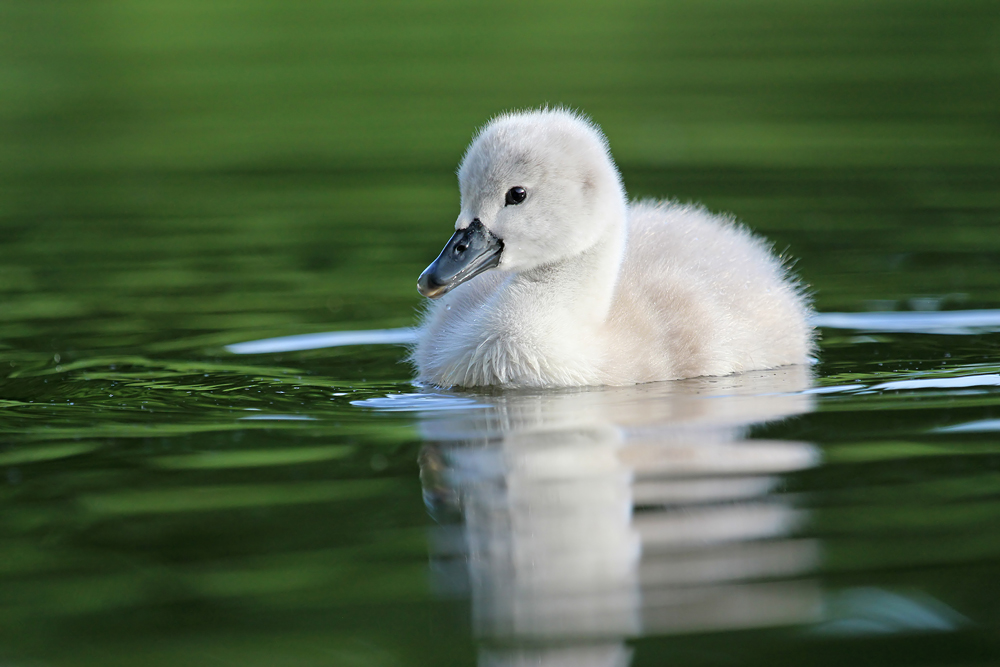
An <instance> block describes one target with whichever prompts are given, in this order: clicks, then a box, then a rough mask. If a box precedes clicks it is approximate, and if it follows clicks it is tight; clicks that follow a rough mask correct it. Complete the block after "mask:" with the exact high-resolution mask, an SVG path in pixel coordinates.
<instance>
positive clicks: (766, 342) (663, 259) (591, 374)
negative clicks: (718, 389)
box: [411, 109, 813, 387]
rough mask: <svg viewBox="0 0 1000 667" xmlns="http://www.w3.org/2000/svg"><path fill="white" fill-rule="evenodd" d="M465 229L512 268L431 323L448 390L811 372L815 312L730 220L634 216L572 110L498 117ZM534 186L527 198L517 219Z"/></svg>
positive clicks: (435, 312)
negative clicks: (492, 240) (494, 244)
mask: <svg viewBox="0 0 1000 667" xmlns="http://www.w3.org/2000/svg"><path fill="white" fill-rule="evenodd" d="M459 184H460V188H461V193H462V211H461V213H460V214H459V217H458V221H457V222H456V224H455V228H456V230H461V229H464V228H465V227H467V226H468V225H469V224H470V223H471V222H472V221H473V220H480V221H481V222H482V224H483V225H485V226H486V227H487V228H488V229H489V230H490V232H491V233H493V234H494V235H496V236H497V237H499V238H500V239H502V240H503V243H504V250H503V252H502V254H501V257H500V263H499V266H498V267H497V268H496V269H494V270H492V271H489V272H487V273H483V274H482V275H479V276H477V277H475V278H472V279H471V280H469V281H468V282H466V283H464V284H461V285H459V286H458V287H456V288H455V289H453V290H452V291H451V292H449V293H447V294H445V295H444V296H443V297H441V298H440V299H438V300H436V301H434V302H432V303H431V304H430V306H429V307H428V308H427V310H426V312H425V313H424V317H423V322H422V324H421V327H420V330H419V335H418V341H417V343H416V345H415V346H414V348H413V350H412V353H411V358H412V361H413V362H414V364H415V365H416V368H417V380H418V381H420V382H424V383H429V384H433V385H438V386H464V387H473V386H485V385H499V386H506V387H568V386H585V385H626V384H635V383H640V382H650V381H656V380H672V379H679V378H688V377H697V376H705V375H729V374H731V373H738V372H742V371H749V370H762V369H768V368H776V367H778V366H784V365H789V364H802V363H806V362H807V361H808V358H809V354H810V352H811V350H812V345H813V341H812V329H811V327H810V326H809V324H808V316H809V304H808V300H807V299H806V298H805V296H804V294H803V291H802V289H801V288H800V286H799V285H798V284H797V283H796V282H795V281H794V280H792V279H790V277H789V275H788V271H787V267H786V266H785V264H784V263H783V262H782V261H781V260H780V259H779V258H777V257H776V256H775V255H774V254H773V253H772V252H771V250H770V248H769V246H768V245H767V244H766V243H765V242H764V241H763V240H761V239H760V238H758V237H755V236H754V235H752V234H751V233H750V232H749V231H747V230H746V229H745V228H744V227H742V226H740V225H738V224H736V223H735V221H734V220H733V218H731V217H728V216H719V215H714V214H712V213H710V212H708V211H707V210H705V209H704V208H701V207H699V206H693V205H685V204H678V203H675V202H657V201H641V202H637V203H632V204H629V203H628V201H627V199H626V196H625V191H624V188H623V187H622V183H621V179H620V177H619V175H618V170H617V168H616V167H615V165H614V162H613V161H612V159H611V155H610V153H609V152H608V147H607V142H606V140H605V139H604V136H603V134H602V133H601V132H600V130H599V129H598V128H597V127H595V126H594V125H593V124H591V123H590V122H589V121H587V120H586V119H583V118H581V117H580V116H577V115H576V114H573V113H571V112H569V111H566V110H561V109H556V110H548V109H543V110H538V111H531V112H526V113H513V114H507V115H503V116H500V117H498V118H496V119H495V120H493V121H492V122H491V123H489V124H488V125H487V126H486V127H485V128H483V130H482V131H481V132H480V133H479V135H478V136H477V137H476V139H475V140H474V141H473V143H472V145H471V146H470V147H469V150H468V151H467V153H466V155H465V158H464V159H463V162H462V166H461V168H460V169H459ZM514 186H522V187H524V188H526V190H527V192H528V198H527V199H526V200H525V201H524V202H523V203H522V204H520V205H517V206H505V205H504V195H505V193H506V192H507V190H508V189H509V188H511V187H514Z"/></svg>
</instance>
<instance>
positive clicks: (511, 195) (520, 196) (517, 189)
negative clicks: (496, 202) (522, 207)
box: [506, 185, 528, 206]
mask: <svg viewBox="0 0 1000 667" xmlns="http://www.w3.org/2000/svg"><path fill="white" fill-rule="evenodd" d="M527 196H528V191H527V190H525V189H524V188H522V187H521V186H520V185H515V186H514V187H512V188H511V189H510V190H508V191H507V204H506V205H507V206H517V205H518V204H520V203H521V202H523V201H524V198H525V197H527Z"/></svg>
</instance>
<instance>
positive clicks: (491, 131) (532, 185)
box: [417, 109, 626, 298]
mask: <svg viewBox="0 0 1000 667" xmlns="http://www.w3.org/2000/svg"><path fill="white" fill-rule="evenodd" d="M458 182H459V187H460V188H461V192H462V212H461V213H460V214H459V216H458V221H457V222H456V223H455V230H456V231H455V235H454V236H452V238H451V240H450V241H449V242H448V244H447V245H446V246H445V248H444V250H442V251H441V254H440V255H439V256H438V258H437V259H436V260H434V262H433V263H432V264H431V265H430V266H428V267H427V269H425V270H424V272H423V273H422V274H420V279H419V280H418V281H417V289H419V290H420V293H421V294H423V295H424V296H428V297H431V298H436V297H439V296H441V295H443V294H445V293H446V292H448V291H449V290H450V289H452V288H454V287H457V286H458V285H460V284H462V283H463V282H465V281H467V280H469V279H471V278H473V277H475V276H477V275H479V274H480V273H482V272H484V271H488V270H489V269H493V268H498V269H500V270H503V271H528V270H531V269H533V268H537V267H540V266H545V265H547V264H552V263H555V262H559V261H561V260H565V259H568V258H570V257H573V256H575V255H579V254H581V253H583V252H586V251H587V250H588V249H589V248H591V247H592V246H594V245H595V244H596V243H598V242H599V241H600V240H601V239H602V238H604V237H605V236H606V235H607V234H608V232H609V231H611V230H612V228H616V227H618V226H621V225H623V224H624V222H625V210H626V201H625V192H624V190H623V188H622V184H621V178H620V177H619V175H618V170H617V169H616V168H615V164H614V162H613V161H612V159H611V155H610V154H609V152H608V144H607V140H606V139H605V138H604V135H603V134H602V133H601V131H600V129H598V128H597V126H595V125H594V124H593V123H591V122H590V121H589V120H587V119H586V118H583V117H581V116H579V115H577V114H575V113H573V112H571V111H567V110H564V109H551V110H550V109H541V110H538V111H529V112H525V113H510V114H505V115H502V116H499V117H498V118H496V119H494V120H493V121H491V122H490V123H489V124H488V125H487V126H486V127H484V128H483V129H482V131H481V132H480V133H479V135H478V136H477V137H476V138H475V140H473V142H472V145H471V146H469V149H468V151H466V153H465V158H464V159H463V160H462V166H461V167H460V168H459V170H458Z"/></svg>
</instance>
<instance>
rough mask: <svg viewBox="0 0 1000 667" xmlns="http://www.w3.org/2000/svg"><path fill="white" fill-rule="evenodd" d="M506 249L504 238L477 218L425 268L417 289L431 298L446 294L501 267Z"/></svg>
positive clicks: (456, 234)
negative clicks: (501, 238) (502, 239)
mask: <svg viewBox="0 0 1000 667" xmlns="http://www.w3.org/2000/svg"><path fill="white" fill-rule="evenodd" d="M502 252H503V241H501V240H500V239H498V238H497V237H496V236H494V235H493V233H492V232H491V231H490V230H488V229H486V227H484V226H483V223H482V222H480V221H479V218H476V219H475V220H473V221H472V224H470V225H469V226H468V227H466V228H465V229H460V230H458V231H457V232H455V235H454V236H452V237H451V240H450V241H448V244H447V245H446V246H445V247H444V250H442V251H441V254H440V255H438V258H437V259H435V260H434V261H433V262H431V265H430V266H428V267H427V268H426V269H424V272H423V273H421V274H420V278H418V279H417V290H418V291H419V292H420V293H421V294H423V295H424V296H426V297H430V298H431V299H436V298H438V297H439V296H443V295H444V294H446V293H447V292H448V291H449V290H451V289H452V288H455V287H458V286H459V285H461V284H462V283H464V282H465V281H466V280H470V279H472V278H474V277H476V276H478V275H479V274H480V273H482V272H483V271H488V270H490V269H492V268H493V267H495V266H497V265H498V264H499V263H500V253H502Z"/></svg>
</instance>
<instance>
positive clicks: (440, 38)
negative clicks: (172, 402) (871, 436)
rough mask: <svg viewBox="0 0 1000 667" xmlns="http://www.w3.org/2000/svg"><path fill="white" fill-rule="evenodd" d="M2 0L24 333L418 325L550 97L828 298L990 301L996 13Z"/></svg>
mask: <svg viewBox="0 0 1000 667" xmlns="http://www.w3.org/2000/svg"><path fill="white" fill-rule="evenodd" d="M0 12H2V14H0V31H2V32H0V36H2V39H0V77H2V78H0V86H2V88H0V91H2V92H0V173H2V179H0V187H2V188H3V190H2V193H0V215H2V219H0V230H2V231H0V233H2V234H3V243H2V245H0V253H2V257H0V267H2V268H0V271H2V274H0V275H2V276H3V279H2V283H0V289H2V290H3V301H4V304H3V306H4V307H3V311H4V313H5V315H4V316H3V319H4V321H5V322H6V324H5V325H4V326H10V327H13V329H4V330H0V337H2V338H3V339H5V340H10V339H12V338H16V337H17V335H18V333H19V330H18V322H23V321H24V320H26V319H31V320H36V321H39V324H42V322H41V320H49V321H51V322H52V325H53V327H52V329H51V330H50V331H46V332H45V333H46V335H47V336H54V337H55V338H56V339H57V340H59V345H58V346H57V347H63V346H76V345H81V344H84V343H85V344H86V345H87V346H92V345H102V344H109V345H110V344H113V345H114V346H120V345H122V344H125V343H129V342H132V341H135V342H140V341H149V340H152V339H157V340H158V342H165V341H176V340H177V338H178V335H179V334H181V333H183V334H185V335H187V334H195V333H205V334H208V333H213V332H220V331H229V332H233V333H232V334H227V337H229V338H232V337H233V336H235V337H236V338H240V337H246V336H248V335H256V334H263V333H279V332H280V333H292V332H299V331H301V330H305V329H309V330H323V329H330V328H351V327H353V326H354V325H355V323H361V322H366V323H368V324H372V325H375V324H377V325H380V326H381V325H400V324H405V323H407V322H409V321H411V318H412V310H413V308H414V307H415V306H417V304H418V297H417V296H416V295H415V293H414V290H413V283H414V276H415V275H416V274H417V273H418V272H419V271H420V270H421V268H422V267H423V266H424V265H426V263H428V261H429V258H432V257H433V256H434V255H435V254H436V251H437V250H438V249H439V246H440V245H441V244H442V243H443V239H445V237H446V236H447V232H448V229H449V226H450V225H451V224H452V223H453V221H454V215H455V214H456V212H457V207H458V204H457V200H458V197H457V188H456V186H455V183H454V180H455V179H454V169H455V167H456V165H457V163H458V161H459V159H460V158H461V155H462V153H463V150H464V148H465V146H466V145H467V144H468V142H469V140H470V138H471V137H472V135H473V133H474V132H475V130H476V128H478V127H480V126H481V125H482V124H483V123H485V122H486V121H487V120H488V119H489V118H490V117H491V116H492V115H494V114H496V113H499V112H501V111H503V110H506V109H512V108H522V107H534V106H539V105H543V104H550V105H557V104H561V105H567V106H570V107H572V108H575V109H579V110H582V111H584V112H586V113H588V114H590V115H591V116H592V117H593V118H594V120H595V121H596V122H598V123H599V124H600V125H601V126H602V127H603V128H604V130H605V131H606V133H607V135H608V137H609V139H610V142H611V146H612V150H613V153H614V155H615V157H616V159H617V160H618V162H619V164H620V167H621V170H622V172H623V175H624V178H625V182H626V186H627V188H628V190H629V192H630V194H631V195H632V196H633V197H642V196H655V197H674V198H678V199H681V200H695V201H701V202H704V203H705V204H707V205H708V206H709V207H711V208H713V209H716V210H729V211H732V212H734V213H736V214H737V215H738V216H739V217H740V218H741V219H743V220H744V221H745V222H747V223H748V224H749V225H751V226H752V227H754V228H755V229H758V230H760V231H762V232H763V233H765V234H767V235H768V236H769V237H771V238H772V239H773V240H774V241H775V243H776V246H777V247H778V249H779V250H784V249H787V250H788V251H789V252H790V253H791V254H792V255H794V256H797V257H799V258H800V263H799V265H798V270H799V272H800V273H801V275H802V276H803V278H804V279H805V280H806V281H807V282H808V283H810V284H811V285H812V286H813V287H814V291H815V294H816V302H817V305H818V307H819V308H820V309H822V310H859V309H864V308H865V303H866V301H870V300H881V301H886V302H892V301H896V302H903V301H905V300H906V299H909V298H912V297H913V296H914V295H918V296H919V295H930V296H934V295H937V296H941V295H942V294H944V295H947V294H952V293H954V294H956V295H959V296H955V297H953V298H954V299H958V300H963V299H964V300H966V301H968V302H976V303H984V302H987V301H993V300H994V296H993V294H992V293H991V292H990V291H989V288H990V287H991V286H992V283H984V282H983V279H982V278H981V277H978V276H977V270H981V271H986V270H988V268H989V266H990V265H991V260H990V259H989V258H987V257H985V256H984V255H983V253H984V252H987V251H988V252H990V253H995V252H996V251H997V249H998V244H1000V234H997V233H995V229H994V227H995V223H996V219H995V215H994V214H995V210H996V206H997V196H998V195H997V187H996V184H997V183H998V182H1000V178H998V175H1000V171H998V169H1000V83H998V82H1000V20H998V18H997V15H996V7H995V5H994V3H993V2H991V1H990V0H947V1H946V0H941V1H933V0H910V1H906V2H897V1H889V0H864V1H857V2H847V3H844V2H840V1H838V2H833V1H829V2H826V1H818V2H809V3H797V2H786V1H783V0H754V1H752V2H742V1H739V2H737V1H735V0H734V1H726V0H710V1H707V2H706V1H701V0H699V1H697V2H695V1H690V2H689V1H684V0H673V1H671V2H643V1H639V0H629V1H626V2H619V3H609V2H580V3H573V4H565V3H559V2H542V3H519V2H513V3H508V4H504V5H493V4H489V3H478V2H438V1H434V2H421V3H408V2H399V3H389V2H356V3H355V2H339V1H338V2H268V1H262V0H254V1H251V2H240V3H229V2H217V1H208V2H204V1H200V0H199V1H198V2H185V1H181V0H178V1H174V2H169V3H154V2H142V1H138V0H132V1H119V2H114V1H110V0H108V1H102V2H97V1H91V0H87V1H81V2H75V3H63V2H55V1H51V2H50V1H47V0H43V1H40V2H8V3H4V6H3V7H2V8H0ZM946 227H952V228H954V229H955V234H953V235H950V236H948V237H947V242H946V244H945V246H943V245H942V243H941V240H940V238H939V234H938V232H939V230H941V229H942V228H946ZM993 256H994V255H992V254H991V255H990V256H989V257H990V258H992V257H993ZM29 258H30V259H29ZM907 267H910V268H917V267H919V270H915V271H912V272H907V273H906V274H905V282H904V279H903V276H904V274H901V273H900V272H899V271H897V269H900V268H907ZM859 276H864V277H863V279H859ZM884 305H885V304H883V306H884ZM890 307H892V306H890ZM895 307H905V305H903V306H898V305H897V306H895ZM83 319H85V320H86V322H85V323H84V322H82V321H81V320H83ZM368 324H366V326H368ZM178 330H183V331H178ZM264 330H266V331H264ZM71 331H72V335H70V332H71ZM20 333H22V334H24V335H31V337H32V338H35V337H37V336H36V334H37V333H38V332H37V331H35V330H32V331H30V332H29V331H28V330H27V329H23V328H22V329H21V330H20ZM161 336H162V338H161ZM85 337H86V338H85Z"/></svg>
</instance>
